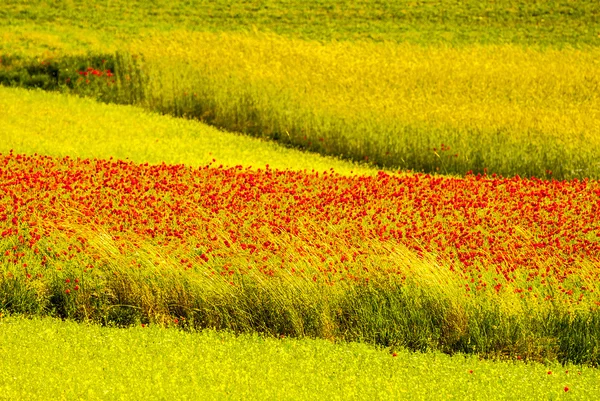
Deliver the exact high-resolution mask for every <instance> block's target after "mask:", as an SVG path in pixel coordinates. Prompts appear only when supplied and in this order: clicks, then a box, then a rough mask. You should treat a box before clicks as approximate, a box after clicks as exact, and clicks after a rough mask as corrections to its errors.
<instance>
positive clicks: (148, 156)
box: [0, 86, 377, 174]
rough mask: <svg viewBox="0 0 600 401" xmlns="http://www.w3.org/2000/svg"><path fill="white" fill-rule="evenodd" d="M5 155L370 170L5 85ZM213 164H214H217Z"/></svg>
mask: <svg viewBox="0 0 600 401" xmlns="http://www.w3.org/2000/svg"><path fill="white" fill-rule="evenodd" d="M0 110H1V113H0V126H2V141H0V153H8V152H9V151H10V150H14V151H15V152H21V153H28V154H33V153H38V154H45V155H51V156H70V157H80V158H110V157H113V158H115V159H129V160H132V161H135V162H138V163H145V162H148V163H151V164H160V163H163V162H164V163H169V164H186V165H190V166H201V165H206V164H209V163H214V164H216V165H219V164H223V165H224V166H236V165H243V166H245V167H247V166H254V167H257V168H264V167H265V165H267V164H268V165H269V166H270V167H272V168H278V169H294V170H309V171H310V170H313V169H314V170H316V171H326V170H330V169H331V168H333V169H335V170H336V171H337V172H339V173H340V174H349V173H350V172H351V171H352V172H354V173H361V174H374V173H376V171H377V170H375V169H371V168H369V167H367V166H360V165H357V164H353V163H349V162H345V161H341V160H338V159H335V158H332V157H323V156H319V155H316V154H312V153H307V152H302V151H299V150H295V149H290V148H285V147H283V146H281V145H277V144H275V143H273V142H269V141H265V140H261V139H258V138H250V137H247V136H243V135H236V134H233V133H230V132H225V131H221V130H217V129H215V128H212V127H209V126H207V125H205V124H202V123H200V122H197V121H190V120H185V119H180V118H173V117H169V116H163V115H159V114H156V113H151V112H148V111H145V110H143V109H141V108H138V107H133V106H120V105H106V104H101V103H98V102H95V101H93V100H91V99H84V98H80V97H76V96H68V95H64V94H58V93H48V92H43V91H28V90H24V89H12V88H5V87H2V86H0ZM213 159H214V160H215V161H214V162H213Z"/></svg>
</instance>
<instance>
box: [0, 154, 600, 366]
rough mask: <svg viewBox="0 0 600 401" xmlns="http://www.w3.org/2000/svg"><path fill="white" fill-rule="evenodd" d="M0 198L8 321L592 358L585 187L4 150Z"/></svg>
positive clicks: (590, 209) (592, 288) (594, 251)
mask: <svg viewBox="0 0 600 401" xmlns="http://www.w3.org/2000/svg"><path fill="white" fill-rule="evenodd" d="M0 194H1V196H0V199H1V200H0V234H1V236H2V239H1V242H0V247H1V251H2V254H1V255H2V256H1V257H2V259H1V260H2V271H1V272H2V276H0V277H1V279H2V283H1V284H0V285H2V291H1V293H0V302H3V304H4V305H7V306H8V308H9V309H12V310H14V311H16V312H25V313H39V312H41V313H51V314H56V315H59V316H63V317H72V318H76V319H86V318H88V319H89V318H91V319H97V320H100V321H104V322H107V323H110V322H112V323H116V324H134V323H136V322H137V323H140V322H141V323H143V324H146V323H152V322H158V321H160V322H163V323H164V322H167V323H168V322H170V324H176V325H182V326H186V327H217V328H229V329H232V330H234V331H248V330H258V331H263V332H268V333H271V334H274V335H298V336H322V337H327V338H332V339H346V340H348V339H349V340H361V341H368V342H375V343H379V344H382V345H385V346H392V347H394V346H406V347H409V348H413V349H430V348H439V349H442V350H444V351H448V352H455V351H462V352H479V353H483V354H492V355H496V356H498V355H510V356H512V357H516V356H518V357H519V358H533V359H537V358H542V357H557V358H559V359H561V360H568V361H574V362H591V363H597V362H598V357H599V354H600V347H599V344H598V340H597V338H598V336H596V334H598V333H599V330H600V318H599V317H598V306H599V305H600V297H598V291H599V290H600V285H599V283H600V278H599V277H598V276H599V269H598V268H599V267H600V241H599V239H600V238H599V233H600V183H599V182H598V181H595V180H573V181H556V180H552V181H547V180H545V181H544V180H538V179H524V178H520V177H513V178H502V177H497V176H482V175H468V176H466V177H463V178H453V177H442V176H431V175H425V174H412V173H402V174H388V173H384V172H380V173H379V174H378V175H377V176H371V177H369V176H342V175H339V174H337V173H335V172H334V171H330V172H326V173H317V172H307V171H303V172H297V171H288V170H286V171H280V170H272V169H269V168H266V169H253V168H242V167H240V166H238V167H233V168H225V167H223V166H217V165H215V164H210V165H207V166H204V167H201V168H192V167H187V166H184V165H165V164H163V165H148V164H135V163H132V162H125V161H116V160H79V159H70V158H64V159H59V158H52V157H47V156H37V155H34V156H26V155H19V154H13V153H10V154H7V155H6V154H5V155H2V156H1V157H0ZM399 311H401V312H402V313H397V312H399ZM275 316H277V317H276V318H274V317H275ZM593 336H595V338H596V340H592V341H590V340H589V338H590V337H592V338H594V337H593Z"/></svg>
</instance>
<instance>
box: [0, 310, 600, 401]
mask: <svg viewBox="0 0 600 401" xmlns="http://www.w3.org/2000/svg"><path fill="white" fill-rule="evenodd" d="M26 333H31V334H30V335H27V334H26ZM0 357H1V358H0V366H1V367H2V369H1V370H0V390H1V393H0V394H1V395H0V399H2V400H5V399H6V400H11V399H15V398H27V399H30V400H45V399H48V398H52V399H80V398H84V399H87V400H117V399H141V398H146V399H203V400H205V399H206V400H213V399H234V400H242V399H264V400H298V399H310V400H317V399H323V398H326V399H336V400H337V399H345V400H346V399H351V400H352V399H356V400H361V399H382V400H398V399H410V400H430V399H451V400H452V399H458V400H460V399H472V400H486V399H494V400H540V399H562V398H564V399H571V400H590V399H594V398H595V396H596V395H597V394H598V393H599V392H600V387H599V383H600V380H599V379H600V375H599V373H598V370H597V369H594V368H588V367H581V366H572V365H567V366H561V365H557V364H548V365H546V366H544V365H541V364H524V363H515V362H508V361H505V362H490V361H481V360H478V359H477V358H476V357H473V356H469V357H450V356H448V355H444V354H440V353H436V352H431V353H411V352H406V351H398V352H397V353H396V354H395V356H393V355H390V353H389V352H385V351H381V350H375V349H373V348H371V347H368V346H366V345H364V344H356V343H350V344H331V343H330V342H328V341H324V340H296V339H288V338H285V339H268V338H261V337H258V336H256V335H243V336H234V335H232V334H230V333H225V332H215V331H204V332H201V333H185V332H181V331H176V330H165V329H160V328H158V327H153V326H150V327H133V328H129V329H114V328H101V327H98V326H88V325H82V324H76V323H72V322H61V321H58V320H51V319H33V320H23V319H16V318H10V319H9V318H5V319H0ZM48 372H54V374H48ZM65 378H68V379H67V380H65ZM69 379H70V380H72V381H68V380H69Z"/></svg>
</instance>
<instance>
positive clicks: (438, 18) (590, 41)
mask: <svg viewBox="0 0 600 401" xmlns="http://www.w3.org/2000/svg"><path fill="white" fill-rule="evenodd" d="M599 19H600V6H598V2H596V1H594V0H579V1H577V2H573V1H568V0H537V1H529V0H502V1H494V2H489V1H488V2H481V1H478V0H464V1H441V0H426V1H418V2H417V1H407V0H400V1H382V0H378V1H366V0H359V1H348V0H327V1H323V0H308V1H295V0H266V1H265V0H262V1H257V0H252V1H235V2H231V1H225V0H217V1H207V0H192V1H166V0H161V1H148V0H112V1H102V2H100V1H92V2H90V1H84V0H75V1H69V2H63V1H52V0H34V1H22V0H7V1H4V2H3V5H2V7H0V20H2V21H4V23H3V24H4V25H7V26H9V27H11V28H19V27H27V26H31V24H32V23H34V24H36V26H38V27H39V28H41V29H46V28H47V27H56V26H74V27H85V28H89V29H92V30H97V31H104V32H110V33H112V34H133V35H137V34H139V33H141V32H144V31H149V30H154V31H157V30H159V31H171V30H174V29H185V30H188V31H252V30H260V31H268V32H274V33H277V34H283V35H287V36H293V37H297V38H301V39H314V40H369V41H372V40H376V41H398V42H401V41H409V42H413V43H425V44H430V43H453V44H469V43H519V44H524V45H532V44H533V45H538V44H541V45H546V46H557V45H558V46H561V45H575V46H578V45H586V44H587V45H597V44H598V43H599V38H598V35H599V34H600V22H599Z"/></svg>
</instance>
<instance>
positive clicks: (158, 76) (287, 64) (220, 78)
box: [0, 31, 600, 179]
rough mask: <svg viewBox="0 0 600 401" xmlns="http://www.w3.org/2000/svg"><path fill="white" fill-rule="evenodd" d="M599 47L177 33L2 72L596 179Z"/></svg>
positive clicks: (284, 130)
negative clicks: (452, 45) (419, 43)
mask: <svg viewBox="0 0 600 401" xmlns="http://www.w3.org/2000/svg"><path fill="white" fill-rule="evenodd" d="M597 53H598V50H597V48H586V49H570V48H567V49H561V50H556V49H545V50H533V49H523V48H520V47H516V46H510V45H498V46H477V45H473V46H468V47H461V48H449V47H444V46H437V47H433V46H430V47H425V48H423V47H420V46H414V45H408V44H394V43H383V44H373V43H365V42H359V43H346V42H343V43H325V44H322V43H317V42H305V41H301V40H293V39H286V38H282V37H278V36H274V35H264V34H245V35H242V34H231V33H224V34H213V33H201V32H185V31H177V32H170V33H169V34H164V33H150V34H147V35H144V36H140V37H137V38H135V40H131V41H130V43H127V44H121V45H120V50H119V52H117V53H116V54H115V53H110V52H107V53H105V54H104V55H101V54H95V55H89V56H87V59H88V60H89V61H88V64H87V65H86V64H85V61H84V60H86V57H85V56H80V57H79V58H77V57H71V58H69V57H67V58H64V59H61V58H60V57H59V58H57V59H56V60H52V59H50V60H48V59H46V58H39V59H38V60H35V61H31V60H30V61H24V60H20V59H16V60H13V61H10V57H9V58H7V60H6V61H5V69H4V72H3V75H2V77H0V80H3V81H4V82H5V83H7V84H14V85H30V86H40V87H43V88H46V89H58V90H64V91H68V92H73V93H79V94H83V95H87V96H92V97H96V98H98V99H100V100H102V101H105V102H118V103H131V104H137V105H140V106H143V107H145V108H147V109H149V110H155V111H160V112H161V113H165V114H171V115H176V116H186V117H188V118H195V119H199V120H201V121H204V122H207V123H209V124H211V125H214V126H218V127H221V128H224V129H227V130H229V131H234V132H241V133H246V134H250V135H253V136H258V137H263V138H268V139H271V140H275V141H278V142H281V143H284V144H286V145H291V146H294V147H299V148H302V149H307V150H310V151H314V152H318V153H321V154H325V155H332V156H336V157H343V158H345V159H349V160H354V161H361V162H365V161H366V162H368V163H371V164H373V165H376V166H380V167H387V168H393V169H403V170H404V169H410V170H413V171H422V172H430V173H445V174H461V175H464V174H466V173H468V172H469V171H472V172H475V173H483V172H488V173H496V174H501V175H504V176H514V175H520V176H525V177H532V176H535V177H540V178H552V177H554V178H557V179H568V178H574V177H577V178H584V177H590V178H596V177H599V176H600V163H598V161H597V160H598V159H600V154H598V150H597V149H599V148H600V146H598V144H597V141H598V138H599V136H598V127H600V115H599V114H598V110H600V108H599V107H598V105H599V102H600V98H599V97H598V93H600V92H599V91H598V88H599V85H600V82H599V81H598V76H600V70H599V68H600V65H599V64H598V63H597V60H598V54H597ZM101 60H103V61H104V62H105V63H102V62H101ZM11 63H13V64H11ZM23 63H25V64H23ZM107 71H110V73H109V75H110V76H108V75H107Z"/></svg>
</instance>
